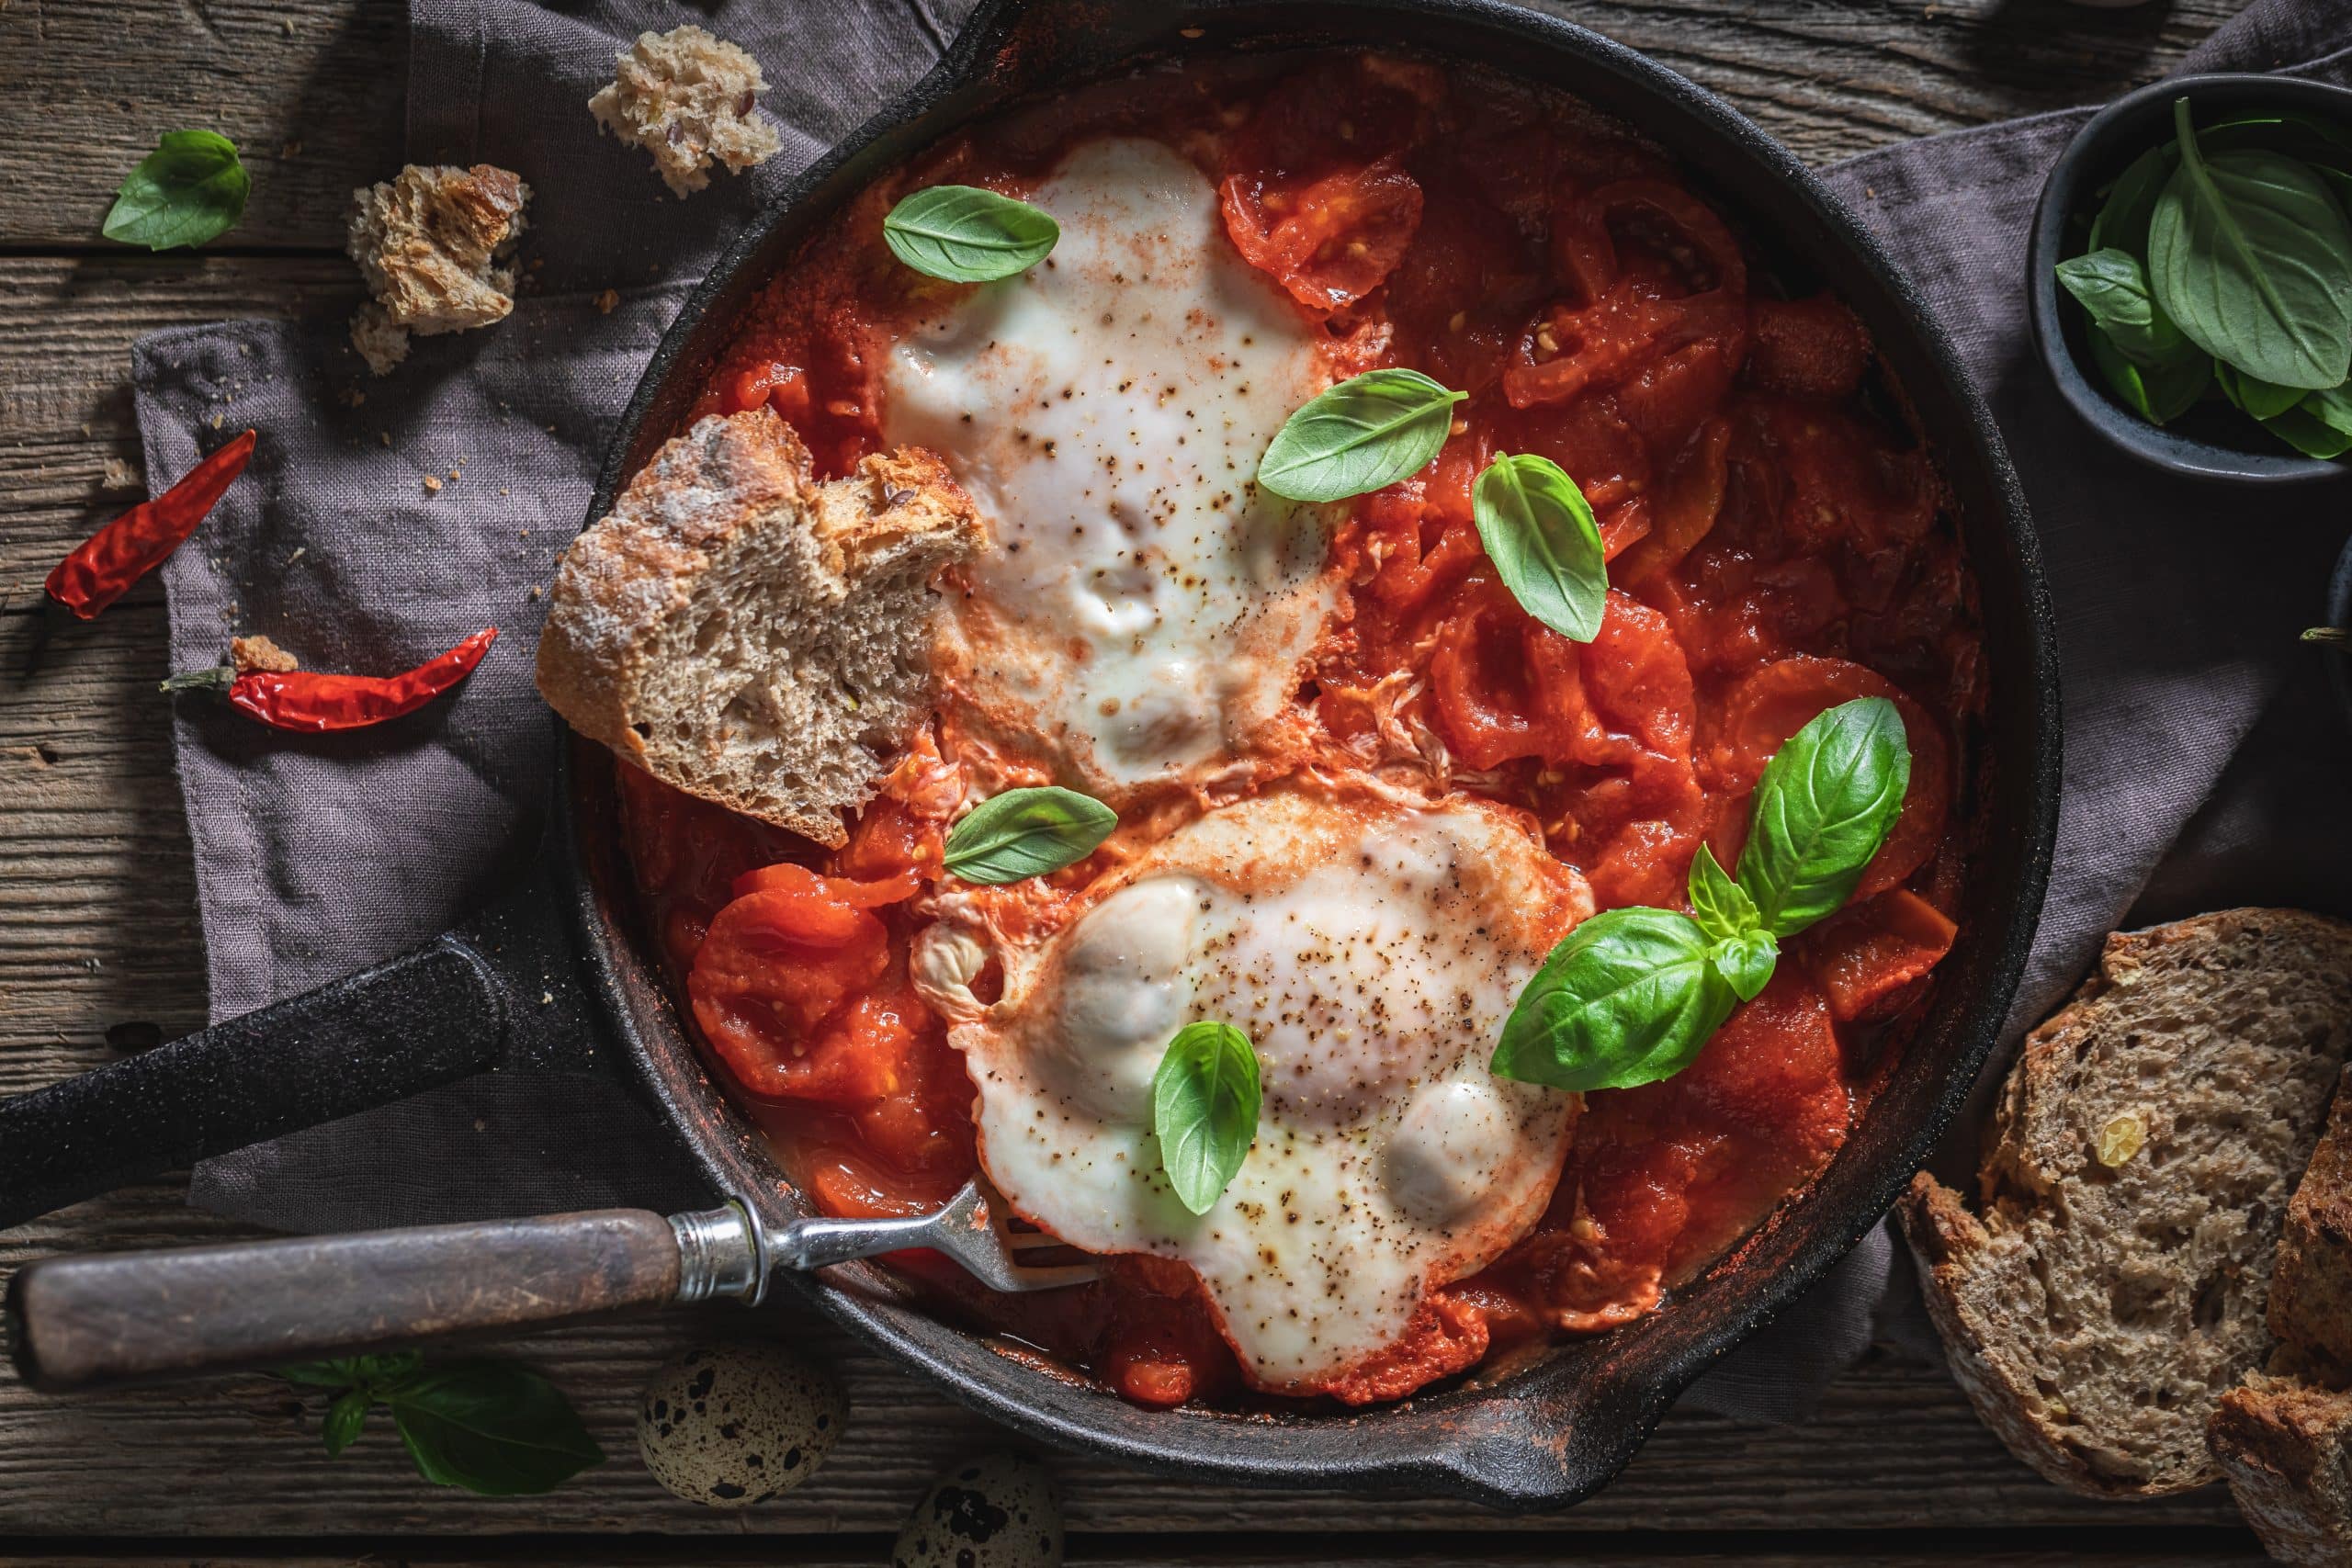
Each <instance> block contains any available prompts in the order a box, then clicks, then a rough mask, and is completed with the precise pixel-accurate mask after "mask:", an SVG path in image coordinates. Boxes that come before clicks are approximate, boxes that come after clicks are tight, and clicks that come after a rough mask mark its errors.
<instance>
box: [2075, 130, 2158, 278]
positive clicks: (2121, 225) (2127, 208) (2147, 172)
mask: <svg viewBox="0 0 2352 1568" xmlns="http://www.w3.org/2000/svg"><path fill="white" fill-rule="evenodd" d="M2179 162H2180V149H2179V148H2177V147H2175V146H2172V145H2171V144H2170V143H2166V144H2165V146H2162V147H2151V148H2149V149H2148V150H2147V151H2146V152H2143V153H2141V154H2140V155H2139V156H2138V157H2137V158H2134V159H2132V160H2131V164H2129V165H2128V166H2126V167H2125V169H2124V171H2123V173H2122V174H2121V175H2120V176H2119V177H2118V178H2117V179H2116V182H2115V183H2114V184H2113V185H2111V186H2109V187H2108V191H2107V199H2106V200H2105V201H2104V202H2103V203H2101V204H2100V206H2099V209H2098V216H2097V217H2095V218H2093V219H2092V220H2091V244H2090V248H2091V249H2092V250H2095V251H2097V250H2104V249H2106V248H2108V247H2109V246H2113V247H2114V248H2115V249H2117V250H2120V251H2123V252H2126V253H2128V254H2131V255H2135V256H2139V255H2145V254H2147V252H2148V220H2149V219H2150V218H2152V217H2153V216H2154V214H2155V210H2156V197H2159V196H2161V195H2163V194H2164V188H2165V181H2166V180H2168V179H2170V178H2172V172H2173V168H2174V166H2175V165H2176V164H2178V163H2179Z"/></svg>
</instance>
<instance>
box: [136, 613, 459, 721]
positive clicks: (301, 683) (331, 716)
mask: <svg viewBox="0 0 2352 1568" xmlns="http://www.w3.org/2000/svg"><path fill="white" fill-rule="evenodd" d="M497 637H498V628H497V627H495V626H492V627H489V628H487V629H485V630H482V631H478V632H476V633H474V635H473V636H471V637H468V638H466V640H465V641H463V642H461V643H459V644H458V646H457V647H455V648H453V649H450V650H449V651H448V652H447V653H445V654H442V655H441V656H440V657H439V658H437V659H432V660H426V661H425V662H424V663H423V664H420V665H418V666H417V667H416V668H415V669H413V670H409V671H403V672H401V674H398V675H325V674H317V673H313V672H312V671H307V670H292V669H287V670H269V669H247V670H243V671H240V670H239V669H238V668H237V667H236V666H234V665H230V664H224V665H220V666H219V667H218V668H216V669H211V670H197V671H189V672H188V673H187V674H185V675H175V676H173V677H172V678H171V679H170V680H168V681H165V682H164V690H165V691H167V692H181V691H210V692H220V693H222V694H225V695H226V696H227V697H228V699H229V702H230V705H232V706H233V707H237V708H242V709H243V711H245V712H246V713H249V714H251V715H253V716H254V717H255V718H257V719H259V720H261V721H262V722H263V723H264V724H266V725H268V726H270V727H271V728H276V729H295V730H304V731H311V732H322V731H325V730H330V729H364V728H367V727H368V725H371V724H381V723H383V722H384V721H385V720H387V719H393V718H398V717H400V716H401V715H402V714H407V713H414V712H415V711H416V710H417V709H418V708H421V707H423V706H424V705H425V704H427V703H429V702H431V701H432V700H433V699H434V698H435V697H437V696H439V695H440V694H442V693H444V692H446V691H447V690H448V689H449V688H450V687H452V686H454V685H456V684H457V683H458V682H460V681H462V680H464V679H465V678H466V677H467V676H468V675H470V674H471V673H473V668H474V666H475V665H477V664H480V663H481V658H482V655H483V654H485V653H487V652H489V651H490V645H491V644H492V642H494V641H496V640H497ZM288 662H289V663H290V662H291V660H288Z"/></svg>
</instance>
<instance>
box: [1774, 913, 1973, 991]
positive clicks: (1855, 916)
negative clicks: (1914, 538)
mask: <svg viewBox="0 0 2352 1568" xmlns="http://www.w3.org/2000/svg"><path fill="white" fill-rule="evenodd" d="M1959 931H1960V928H1959V927H1958V926H1956V925H1954V924H1953V923H1952V921H1951V917H1950V916H1948V915H1946V914H1945V913H1944V912H1943V911H1942V910H1940V909H1939V908H1936V907H1935V906H1934V905H1933V904H1930V903H1928V901H1927V900H1926V899H1925V898H1922V897H1919V896H1918V895H1917V894H1916V893H1913V892H1910V891H1909V890H1908V889H1905V888H1901V887H1891V888H1889V889H1887V890H1886V891H1885V892H1883V893H1882V894H1880V895H1879V896H1878V897H1875V898H1865V899H1863V900H1862V901H1861V902H1860V903H1859V904H1849V905H1848V906H1847V907H1846V908H1842V909H1840V910H1838V912H1837V913H1836V914H1834V915H1832V916H1830V917H1829V918H1828V919H1826V920H1824V921H1822V922H1821V923H1820V924H1819V925H1817V926H1815V927H1814V928H1813V929H1812V930H1811V931H1806V932H1804V934H1803V935H1802V936H1800V937H1799V938H1798V939H1797V942H1798V946H1799V948H1800V950H1801V951H1802V953H1803V954H1804V962H1805V965H1806V967H1808V968H1809V969H1811V970H1812V971H1813V977H1814V979H1815V981H1817V982H1818V983H1819V984H1820V986H1821V992H1822V995H1823V996H1825V997H1826V998H1828V999H1829V1016H1830V1017H1832V1018H1834V1019H1836V1020H1837V1021H1838V1022H1840V1023H1870V1022H1875V1021H1878V1020H1880V1019H1884V1018H1891V1017H1893V1016H1894V1014H1895V1013H1898V1012H1900V1011H1902V1010H1903V1008H1904V1006H1905V1004H1906V1003H1908V1002H1909V1001H1910V999H1911V995H1912V987H1913V986H1914V985H1915V984H1916V983H1917V981H1918V980H1919V979H1920V978H1921V977H1922V976H1925V975H1926V974H1927V973H1928V970H1930V969H1933V968H1934V967H1935V966H1936V965H1937V964H1939V963H1941V962H1942V961H1943V956H1944V954H1945V953H1950V952H1951V943H1952V938H1953V937H1954V936H1956V935H1958V934H1959Z"/></svg>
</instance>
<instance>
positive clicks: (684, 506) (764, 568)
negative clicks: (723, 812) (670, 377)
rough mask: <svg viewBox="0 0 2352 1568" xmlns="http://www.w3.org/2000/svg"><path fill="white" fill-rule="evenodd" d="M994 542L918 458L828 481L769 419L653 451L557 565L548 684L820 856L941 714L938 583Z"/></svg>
mask: <svg viewBox="0 0 2352 1568" xmlns="http://www.w3.org/2000/svg"><path fill="white" fill-rule="evenodd" d="M981 536H982V529H981V524H980V521H979V516H978V513H976V512H975V511H974V510H973V507H972V503H971V501H970V499H969V498H968V497H967V496H966V495H965V494H964V492H963V491H962V490H961V489H959V488H958V487H957V486H956V482H955V480H954V479H951V478H949V477H948V473H947V468H946V465H945V464H944V463H943V462H942V461H940V459H939V458H938V457H934V456H933V455H932V454H930V453H928V452H924V451H921V450H917V449H913V448H910V449H907V450H904V451H900V452H896V453H890V454H883V455H876V456H874V457H867V458H866V459H865V461H864V462H862V463H860V464H859V465H858V468H857V472H856V473H854V474H853V475H851V476H850V477H849V478H846V479H833V480H831V481H829V482H827V483H824V484H819V483H817V482H816V480H815V479H814V477H813V475H812V473H811V471H810V467H809V453H808V449H807V448H806V447H804V446H802V445H801V444H800V438H799V437H798V436H797V435H796V434H794V433H793V431H792V427H791V426H789V425H787V424H786V423H784V421H782V420H781V419H778V418H777V417H776V416H775V413H774V412H772V411H770V410H769V409H767V408H765V407H762V408H758V409H754V410H752V411H751V412H746V413H739V414H732V415H729V416H728V417H725V418H718V417H713V418H709V419H706V420H703V421H702V422H701V423H697V424H696V425H695V427H694V428H693V429H692V430H689V431H688V432H686V434H684V435H681V436H679V437H677V438H676V439H674V440H673V441H671V442H669V443H668V444H666V445H665V446H662V449H661V450H660V451H659V452H657V453H655V454H654V457H653V460H652V461H651V462H650V463H648V464H647V465H646V466H645V468H643V470H641V471H640V472H639V474H638V476H637V477H636V478H635V479H631V480H630V481H629V485H628V489H627V490H625V491H622V492H621V496H620V499H619V500H618V501H616V502H615V503H614V505H613V511H612V515H610V516H608V517H606V518H605V519H604V520H603V521H602V522H600V523H598V524H597V525H595V526H594V527H593V528H591V529H589V530H588V531H587V532H586V533H584V534H582V535H581V536H580V537H579V538H578V539H576V540H575V541H573V543H572V545H571V548H570V549H569V550H567V551H566V552H565V553H564V558H563V563H562V565H561V566H560V568H559V569H558V571H557V574H556V581H555V589H554V592H553V593H552V595H551V596H550V600H549V604H548V622H547V630H546V631H545V632H544V633H543V634H542V635H541V637H540V638H539V659H538V682H539V690H540V692H541V693H543V694H545V695H546V697H547V699H548V702H549V703H550V704H552V705H554V707H555V709H556V711H557V712H558V713H560V714H561V715H563V716H564V717H565V718H567V719H569V720H570V721H571V726H572V728H575V729H577V730H579V731H580V732H581V733H582V734H583V735H586V736H589V737H590V738H592V739H596V740H601V741H603V742H604V743H605V745H607V746H609V747H611V748H612V749H613V750H615V751H616V752H617V753H618V754H619V755H620V756H621V757H622V758H623V759H625V760H627V761H630V762H634V763H635V764H637V765H638V766H639V767H641V768H643V769H645V770H646V771H647V772H649V773H652V774H653V775H654V776H655V777H657V778H660V779H662V780H665V781H666V782H668V783H670V784H674V785H676V786H677V787H678V788H680V789H683V790H685V791H687V792H688V793H690V794H693V795H701V796H703V797H704V798H705V799H707V800H714V801H717V802H718V803H719V804H720V805H722V806H725V807H729V808H730V809H732V810H736V811H740V812H742V813H744V814H745V815H747V816H752V817H757V818H762V819H763V820H766V821H769V822H775V823H777V824H779V825H781V826H783V827H786V828H789V829H792V830H793V831H795V832H797V833H802V834H805V835H807V836H808V837H809V838H811V839H814V840H817V841H818V842H819V843H821V844H830V845H839V844H841V843H842V842H844V841H845V840H846V837H847V835H846V833H845V831H844V829H843V828H842V818H841V813H842V810H843V809H844V808H846V807H855V806H859V805H862V804H863V803H864V802H865V800H866V799H867V798H869V797H870V796H871V795H872V794H873V793H874V785H875V780H876V776H877V774H878V773H879V772H880V767H881V764H882V762H883V761H884V760H885V759H887V757H888V755H889V753H891V752H892V751H894V750H897V749H898V748H899V746H901V745H903V744H904V743H905V741H906V739H907V738H908V735H909V733H910V730H911V729H912V728H913V727H914V726H915V725H916V724H917V723H918V722H919V721H920V719H921V718H922V714H923V711H924V708H925V704H926V698H927V694H928V692H929V688H930V682H931V676H930V621H931V616H932V613H933V608H934V600H935V596H934V594H933V591H932V579H933V576H934V575H936V574H937V573H938V571H939V570H940V569H941V568H942V567H944V566H946V565H948V564H949V563H951V562H954V561H958V560H962V559H964V558H966V557H967V556H968V555H970V554H971V552H972V551H973V550H974V549H975V548H976V547H978V544H979V542H980V539H981Z"/></svg>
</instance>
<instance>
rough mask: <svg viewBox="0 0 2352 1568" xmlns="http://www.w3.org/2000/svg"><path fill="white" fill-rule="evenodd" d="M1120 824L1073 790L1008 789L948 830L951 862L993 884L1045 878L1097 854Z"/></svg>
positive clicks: (963, 873) (961, 872) (970, 878)
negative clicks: (1051, 872)
mask: <svg viewBox="0 0 2352 1568" xmlns="http://www.w3.org/2000/svg"><path fill="white" fill-rule="evenodd" d="M1118 825H1119V814H1118V813H1117V812H1115V811H1114V810H1112V809H1111V808H1110V807H1107V806H1105V805H1103V803H1102V802H1101V801H1099V800H1096V799H1095V798H1094V797H1093V796H1091V795H1080V794H1079V793H1078V791H1076V790H1074V789H1063V788H1061V787H1059V786H1058V785H1054V786H1049V787H1046V788H1044V789H1009V790H1006V791H1005V792H1004V793H1003V794H1002V795H991V796H990V797H989V798H988V799H987V800H984V801H982V802H981V803H980V804H979V805H978V806H977V807H974V808H973V809H972V810H971V811H970V812H968V813H967V814H966V815H965V816H964V818H962V819H961V820H960V821H958V822H957V823H956V826H954V827H953V828H950V829H948V830H947V853H946V856H945V861H946V865H947V869H948V870H950V871H952V872H954V873H955V874H956V875H958V876H960V877H962V878H963V879H964V880H965V881H967V882H983V883H988V884H990V885H996V884H1001V883H1006V882H1018V881H1020V880H1021V879H1022V878H1023V877H1026V876H1043V875H1045V874H1046V873H1047V872H1049V871H1059V870H1060V869H1061V868H1062V867H1064V866H1066V865H1074V864H1076V863H1078V862H1080V861H1082V860H1084V859H1085V858H1086V857H1087V856H1089V855H1091V854H1092V853H1093V852H1095V850H1096V849H1097V848H1098V847H1099V846H1100V845H1101V844H1102V842H1103V840H1105V839H1107V838H1109V837H1110V836H1111V829H1114V828H1116V827H1117V826H1118Z"/></svg>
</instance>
